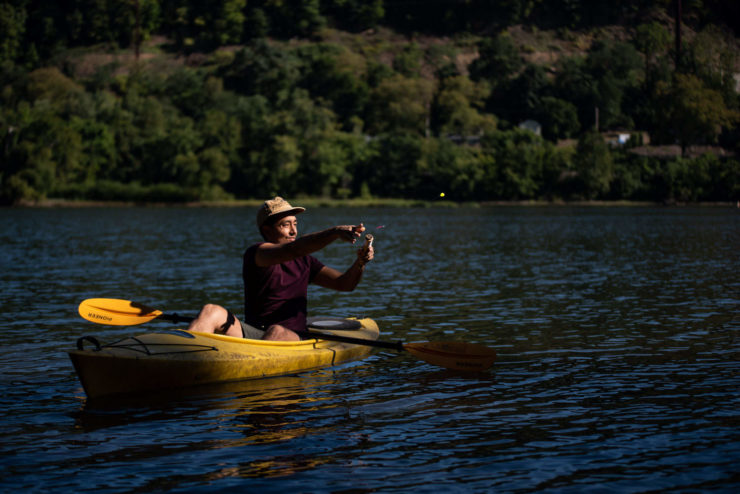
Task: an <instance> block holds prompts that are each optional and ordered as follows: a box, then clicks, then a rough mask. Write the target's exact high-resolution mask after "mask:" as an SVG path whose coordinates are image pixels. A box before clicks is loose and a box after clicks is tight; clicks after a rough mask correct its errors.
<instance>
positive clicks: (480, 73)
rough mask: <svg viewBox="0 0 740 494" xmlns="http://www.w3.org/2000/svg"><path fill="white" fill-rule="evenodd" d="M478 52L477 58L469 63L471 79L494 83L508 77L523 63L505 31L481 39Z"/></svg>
mask: <svg viewBox="0 0 740 494" xmlns="http://www.w3.org/2000/svg"><path fill="white" fill-rule="evenodd" d="M478 52H479V56H478V58H477V59H475V60H474V61H473V63H471V64H470V77H471V78H472V79H473V80H481V79H487V80H489V81H491V82H493V83H494V84H496V83H499V82H500V81H504V80H506V79H508V78H509V77H510V76H511V75H513V74H514V73H515V72H517V71H518V70H519V69H520V68H521V66H522V65H523V61H522V58H521V55H520V53H519V49H518V48H517V47H516V45H515V44H514V41H513V40H512V39H511V36H509V35H508V34H506V33H502V34H499V35H498V36H497V37H495V38H486V39H484V40H483V41H481V42H480V43H479V45H478Z"/></svg>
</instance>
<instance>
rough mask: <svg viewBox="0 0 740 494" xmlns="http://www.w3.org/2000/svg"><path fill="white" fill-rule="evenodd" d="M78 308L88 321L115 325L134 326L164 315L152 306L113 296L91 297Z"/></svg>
mask: <svg viewBox="0 0 740 494" xmlns="http://www.w3.org/2000/svg"><path fill="white" fill-rule="evenodd" d="M77 310H78V311H79V313H80V315H81V316H82V317H83V318H84V319H87V320H88V321H92V322H96V323H99V324H111V325H114V326H134V325H136V324H141V323H144V322H148V321H151V320H152V319H156V318H157V317H159V316H161V315H162V311H159V310H156V309H152V308H151V307H147V306H145V305H142V304H138V303H136V302H131V301H129V300H119V299H112V298H89V299H87V300H84V301H83V302H82V303H80V306H79V308H78V309H77Z"/></svg>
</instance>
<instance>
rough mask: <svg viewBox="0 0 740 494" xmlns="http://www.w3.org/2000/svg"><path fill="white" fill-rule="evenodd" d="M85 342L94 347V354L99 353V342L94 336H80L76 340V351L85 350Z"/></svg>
mask: <svg viewBox="0 0 740 494" xmlns="http://www.w3.org/2000/svg"><path fill="white" fill-rule="evenodd" d="M85 340H87V341H89V342H90V343H92V344H93V345H95V351H96V352H97V351H100V342H99V341H98V340H97V339H96V338H95V337H94V336H82V337H80V338H77V349H78V350H84V349H85Z"/></svg>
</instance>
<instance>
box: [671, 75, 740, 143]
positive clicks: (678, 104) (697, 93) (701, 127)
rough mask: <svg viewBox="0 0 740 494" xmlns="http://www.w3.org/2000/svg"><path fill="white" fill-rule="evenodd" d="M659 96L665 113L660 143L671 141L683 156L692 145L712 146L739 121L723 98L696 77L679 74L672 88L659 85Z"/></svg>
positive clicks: (736, 114)
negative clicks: (706, 144)
mask: <svg viewBox="0 0 740 494" xmlns="http://www.w3.org/2000/svg"><path fill="white" fill-rule="evenodd" d="M658 94H659V97H660V98H661V102H662V107H663V109H664V114H663V116H664V118H663V120H662V122H661V128H660V130H659V135H660V136H661V138H662V139H663V140H669V139H670V137H674V138H675V139H676V140H677V141H678V142H679V143H680V144H681V151H682V154H683V155H685V154H686V151H687V149H688V147H689V146H690V145H692V144H699V143H703V142H715V141H716V139H717V137H718V136H719V134H720V133H721V132H722V129H723V128H726V127H729V126H732V125H733V124H735V123H736V122H737V121H738V113H737V112H736V111H733V110H730V109H729V108H727V105H726V104H725V102H724V99H723V98H722V94H721V93H720V92H719V91H716V90H713V89H710V88H708V87H706V86H705V85H704V83H703V82H702V81H701V80H700V79H699V78H698V77H696V76H693V75H684V74H678V75H677V76H676V78H675V80H674V82H673V83H672V84H671V85H667V84H662V85H661V86H660V87H659V88H658Z"/></svg>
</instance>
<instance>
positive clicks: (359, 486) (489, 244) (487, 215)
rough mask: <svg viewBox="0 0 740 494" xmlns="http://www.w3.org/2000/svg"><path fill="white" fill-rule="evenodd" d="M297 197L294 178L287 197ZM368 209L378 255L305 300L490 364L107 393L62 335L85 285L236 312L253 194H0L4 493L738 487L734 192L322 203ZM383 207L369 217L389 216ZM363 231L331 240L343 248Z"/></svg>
mask: <svg viewBox="0 0 740 494" xmlns="http://www.w3.org/2000/svg"><path fill="white" fill-rule="evenodd" d="M295 202H298V203H299V202H300V201H295ZM299 219H300V228H301V229H302V231H304V232H305V231H311V230H316V229H321V228H325V227H328V226H331V225H334V224H345V223H354V222H359V221H364V222H365V224H366V225H367V226H368V227H369V230H370V231H371V232H373V233H374V234H375V236H376V241H375V247H376V260H375V261H374V262H373V263H372V264H371V265H370V266H369V267H368V270H367V272H366V275H365V278H364V279H363V281H362V284H361V285H360V287H359V288H358V290H356V291H355V292H352V293H345V294H336V293H329V292H328V291H326V290H323V289H320V288H317V289H312V290H311V292H310V294H309V297H310V311H311V312H312V314H314V315H318V314H321V315H333V316H368V317H372V318H374V319H375V320H376V321H377V322H378V323H379V325H380V328H381V339H384V340H393V341H395V340H403V341H432V340H439V339H443V340H447V339H453V340H460V341H470V342H476V343H482V344H485V345H488V346H490V347H493V348H495V349H496V350H497V352H498V353H499V359H498V361H497V363H496V364H495V366H494V368H493V369H492V370H491V371H490V372H487V373H484V374H459V373H454V372H450V371H445V370H443V369H440V368H436V367H433V366H431V365H428V364H425V363H424V362H421V361H419V360H417V359H415V358H414V357H412V356H410V355H401V354H396V353H394V352H392V351H384V350H376V351H375V352H373V354H372V355H371V356H370V357H368V358H367V359H365V360H362V361H359V362H352V363H348V364H344V365H341V366H337V367H334V368H330V369H324V370H320V371H315V372H308V373H304V374H300V375H296V376H286V377H280V378H274V379H264V380H256V381H248V382H242V383H234V384H230V385H226V386H213V387H206V388H198V389H193V390H190V391H188V392H186V393H178V394H172V396H169V395H168V394H164V395H163V396H158V397H157V398H153V397H147V398H136V397H133V398H128V399H124V400H112V401H103V402H99V403H92V402H88V401H87V400H86V397H85V394H84V392H83V390H82V387H81V386H80V383H79V381H78V380H77V378H76V375H75V373H74V370H73V368H72V365H71V363H70V361H69V359H68V357H67V355H66V353H65V350H69V349H73V348H74V346H75V341H76V340H77V338H78V337H80V336H83V335H93V336H95V337H97V338H98V339H99V340H100V341H102V342H111V341H115V340H117V339H120V338H123V337H125V336H127V335H131V334H139V333H144V332H148V331H154V330H161V329H166V328H169V327H171V326H169V325H168V324H167V323H162V322H152V323H149V324H146V325H142V326H137V327H111V326H101V325H95V324H92V323H89V322H87V321H84V320H82V319H81V318H80V317H79V316H78V315H77V305H78V304H79V302H80V301H82V300H83V299H86V298H92V297H110V298H124V299H130V300H135V301H137V302H141V303H145V304H147V305H150V306H153V307H156V308H159V309H161V310H163V311H165V312H178V313H180V314H182V315H193V314H195V313H196V312H197V310H198V309H199V307H200V306H201V305H202V304H203V303H205V302H216V303H219V304H222V305H225V306H228V307H230V308H232V309H233V310H234V311H235V312H236V313H237V314H241V313H242V310H243V309H242V282H241V254H242V252H243V250H244V248H245V247H246V246H247V245H248V244H250V243H253V242H255V241H257V240H258V237H257V234H256V229H255V227H254V211H253V209H251V208H250V209H243V208H205V209H198V208H86V209H0V263H1V266H2V270H1V274H0V280H1V282H2V285H1V286H2V290H0V306H1V307H2V308H3V314H4V320H3V324H2V326H1V327H2V331H0V338H2V346H1V347H0V370H1V371H2V372H1V373H0V379H1V381H0V382H2V396H1V397H0V405H1V406H0V421H1V424H2V428H1V429H0V435H1V437H2V440H1V441H0V491H4V492H18V491H21V490H22V491H31V492H34V491H35V492H49V491H51V492H54V491H56V492H73V491H84V490H95V491H101V492H133V491H136V492H162V491H174V492H178V491H179V492H197V491H203V492H229V491H237V490H238V491H244V492H247V491H249V492H291V491H292V492H353V493H360V492H376V491H378V492H531V491H538V492H581V491H594V492H648V491H651V492H654V491H669V492H672V491H680V492H705V491H714V492H736V491H737V490H738V488H740V469H739V468H738V464H739V461H740V393H738V389H740V340H739V339H738V334H739V332H740V276H739V275H738V272H739V269H738V268H739V267H740V263H739V262H738V261H740V256H739V254H738V252H739V248H740V210H736V209H731V208H727V209H723V208H607V207H594V208H575V207H500V208H479V209H472V208H471V209H466V208H459V209H434V208H433V209H311V210H309V211H308V212H306V213H305V214H303V215H301V216H300V217H299ZM381 226H382V227H383V228H378V227H381ZM354 251H355V247H353V246H350V245H349V244H333V245H331V246H329V247H328V248H327V249H325V250H324V251H323V252H321V253H319V254H318V257H319V258H320V259H321V260H322V261H324V262H325V263H327V264H329V265H331V266H334V267H337V268H342V269H343V268H345V267H346V266H348V265H349V263H350V262H351V261H352V259H353V256H354Z"/></svg>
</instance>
